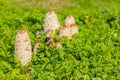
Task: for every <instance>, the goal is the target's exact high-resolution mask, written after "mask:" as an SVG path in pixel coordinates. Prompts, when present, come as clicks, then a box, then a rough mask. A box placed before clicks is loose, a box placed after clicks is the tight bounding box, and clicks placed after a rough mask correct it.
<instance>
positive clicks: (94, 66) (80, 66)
mask: <svg viewBox="0 0 120 80" xmlns="http://www.w3.org/2000/svg"><path fill="white" fill-rule="evenodd" d="M119 3H120V0H58V1H55V0H53V2H52V1H51V0H50V1H49V0H45V1H42V0H40V1H39V0H1V1H0V79H1V80H10V79H12V80H25V79H28V80H69V79H70V80H93V79H96V80H119V79H120V5H119ZM48 10H54V11H55V12H56V14H57V15H58V19H59V22H60V23H61V25H62V24H63V22H64V19H65V17H66V16H67V15H68V14H71V15H73V16H74V17H75V20H76V24H77V25H78V29H79V33H78V34H76V35H74V36H73V38H72V39H71V40H69V39H68V38H64V39H60V41H61V44H62V46H63V48H61V49H59V48H57V47H56V46H53V47H51V48H49V49H47V48H46V43H45V33H43V34H41V37H40V38H39V39H37V38H36V37H35V32H36V30H37V29H42V28H43V27H42V25H43V21H44V17H45V14H46V13H47V11H48ZM20 28H25V29H26V30H27V31H28V33H29V35H30V38H31V43H32V46H33V45H34V43H35V41H37V40H40V41H41V44H40V46H39V49H38V54H37V55H33V57H32V61H31V62H30V65H29V66H28V67H22V66H21V64H20V61H19V60H18V59H17V58H16V56H15V54H14V40H15V35H16V31H17V30H18V29H20ZM55 39H59V38H58V37H57V36H56V38H55ZM45 49H46V50H45ZM30 67H31V68H32V73H31V74H30V75H29V76H27V75H25V74H26V72H28V73H29V68H30Z"/></svg>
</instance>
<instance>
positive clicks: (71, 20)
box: [64, 15, 75, 26]
mask: <svg viewBox="0 0 120 80" xmlns="http://www.w3.org/2000/svg"><path fill="white" fill-rule="evenodd" d="M71 24H75V19H74V17H73V16H72V15H68V16H67V17H66V19H65V21H64V25H66V26H70V25H71Z"/></svg>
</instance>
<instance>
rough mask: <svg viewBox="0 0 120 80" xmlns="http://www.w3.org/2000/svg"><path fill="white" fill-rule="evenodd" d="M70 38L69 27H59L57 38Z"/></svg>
mask: <svg viewBox="0 0 120 80" xmlns="http://www.w3.org/2000/svg"><path fill="white" fill-rule="evenodd" d="M66 36H67V37H68V38H70V37H71V32H70V28H69V26H66V25H63V26H61V27H60V32H59V37H60V38H63V37H66Z"/></svg>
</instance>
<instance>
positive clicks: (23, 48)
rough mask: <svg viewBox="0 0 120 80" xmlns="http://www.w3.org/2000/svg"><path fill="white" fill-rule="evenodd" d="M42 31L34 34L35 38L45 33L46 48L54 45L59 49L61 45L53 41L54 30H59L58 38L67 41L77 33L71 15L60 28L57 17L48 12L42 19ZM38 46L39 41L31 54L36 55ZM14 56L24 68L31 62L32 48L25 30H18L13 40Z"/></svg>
mask: <svg viewBox="0 0 120 80" xmlns="http://www.w3.org/2000/svg"><path fill="white" fill-rule="evenodd" d="M43 29H44V30H38V31H37V32H36V34H35V35H36V37H37V38H39V37H40V34H41V33H42V32H45V33H46V39H47V40H46V43H47V46H48V47H51V45H53V44H54V45H56V46H58V47H59V48H62V45H61V43H60V41H59V40H57V41H54V35H55V31H56V29H57V30H59V37H60V38H63V37H68V38H69V39H70V38H72V36H73V35H74V34H76V33H78V28H77V25H76V23H75V20H74V17H73V16H72V15H68V16H67V17H66V19H65V21H64V24H63V25H62V26H60V23H59V21H58V18H57V15H56V14H55V12H54V11H49V12H48V13H47V14H46V16H45V19H44V24H43ZM39 45H40V41H36V42H35V44H34V48H33V53H35V54H37V49H38V47H39ZM14 49H15V54H16V55H17V56H18V58H19V60H20V61H21V64H22V65H23V66H26V65H27V63H29V62H30V61H31V58H32V47H31V42H30V38H29V35H28V33H27V31H26V30H24V29H19V30H18V32H17V34H16V38H15V45H14Z"/></svg>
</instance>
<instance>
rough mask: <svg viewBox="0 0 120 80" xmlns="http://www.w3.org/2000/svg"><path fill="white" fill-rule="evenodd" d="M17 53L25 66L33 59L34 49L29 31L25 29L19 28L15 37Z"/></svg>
mask: <svg viewBox="0 0 120 80" xmlns="http://www.w3.org/2000/svg"><path fill="white" fill-rule="evenodd" d="M14 49H15V54H16V55H17V57H18V58H19V60H20V61H21V64H22V65H23V66H26V65H27V63H28V62H30V61H31V57H32V49H31V42H30V38H29V35H28V33H27V32H26V30H24V29H19V30H18V32H17V34H16V37H15V45H14Z"/></svg>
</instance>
